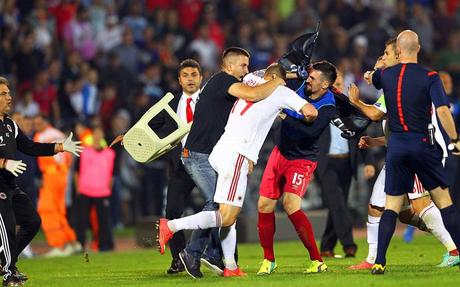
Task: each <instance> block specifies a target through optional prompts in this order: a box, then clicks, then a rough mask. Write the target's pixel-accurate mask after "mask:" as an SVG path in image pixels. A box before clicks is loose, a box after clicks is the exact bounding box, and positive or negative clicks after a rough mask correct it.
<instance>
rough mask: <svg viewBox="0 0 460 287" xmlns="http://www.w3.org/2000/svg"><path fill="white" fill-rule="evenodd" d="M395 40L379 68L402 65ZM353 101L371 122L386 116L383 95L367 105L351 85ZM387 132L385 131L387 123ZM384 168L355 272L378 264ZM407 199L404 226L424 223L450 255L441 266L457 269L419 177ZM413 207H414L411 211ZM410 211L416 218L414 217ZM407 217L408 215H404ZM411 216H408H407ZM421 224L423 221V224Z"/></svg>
mask: <svg viewBox="0 0 460 287" xmlns="http://www.w3.org/2000/svg"><path fill="white" fill-rule="evenodd" d="M395 44H396V42H395V40H390V41H389V42H387V44H386V47H385V52H384V55H383V57H382V63H379V62H377V64H376V66H377V65H379V66H380V67H381V66H386V67H389V66H393V65H395V64H397V63H398V62H399V60H398V58H397V56H396V50H395ZM349 97H350V101H351V102H352V103H353V104H354V105H355V106H356V107H358V108H359V109H360V110H361V111H362V112H363V113H364V114H366V115H367V116H368V117H369V118H370V119H372V120H375V121H377V120H381V119H383V118H384V117H385V115H386V112H387V110H386V106H385V99H384V95H383V94H382V95H381V96H380V98H379V99H378V100H377V102H375V104H374V105H366V104H364V103H363V102H361V101H360V100H359V90H358V88H357V87H356V86H354V85H352V86H351V87H350V89H349ZM432 124H433V125H434V126H435V140H436V142H437V144H439V145H440V146H441V148H442V150H443V156H444V158H445V157H447V155H448V153H447V148H446V143H445V141H444V138H443V136H442V133H441V130H440V128H439V125H438V120H437V117H436V114H435V113H433V114H432ZM384 131H386V128H385V124H384ZM359 144H360V148H368V147H373V146H381V145H385V144H386V141H385V138H384V137H382V138H377V139H375V138H370V137H362V138H361V140H360V143H359ZM384 188H385V167H383V168H382V170H381V172H380V174H379V176H378V177H377V180H376V182H375V184H374V188H373V190H372V195H371V198H370V201H369V209H368V222H367V241H368V243H369V252H368V256H367V259H366V260H365V261H363V262H361V263H360V264H358V265H353V266H350V269H352V270H359V269H370V268H372V265H373V263H374V261H375V257H376V254H377V241H378V228H379V223H380V217H381V215H382V212H383V209H384V207H385V192H384ZM408 197H409V200H410V204H411V206H408V208H406V210H403V211H402V212H401V213H400V220H401V221H402V222H404V223H410V224H411V225H414V226H417V227H419V228H421V229H423V228H424V227H423V224H424V225H425V226H426V229H427V230H428V231H429V232H431V233H432V234H433V235H434V236H435V237H436V238H437V239H438V240H439V241H440V242H441V243H442V244H443V245H444V246H445V247H446V249H447V251H448V252H447V253H446V254H444V257H443V261H442V262H441V263H440V264H439V265H438V267H449V266H455V265H457V264H458V263H459V262H460V259H459V256H458V250H457V248H456V246H455V244H454V242H453V240H452V238H451V237H450V235H449V233H448V232H447V230H446V228H445V226H444V224H443V221H442V218H441V214H440V211H439V209H438V208H437V207H436V206H435V205H434V203H433V202H432V201H431V197H430V196H429V193H428V192H426V191H425V189H424V188H423V186H422V184H421V182H420V181H419V180H418V178H417V176H416V177H415V179H414V188H413V190H412V192H408ZM411 207H412V208H411ZM411 209H412V210H413V211H414V212H415V214H416V215H418V217H417V216H413V215H412V214H411ZM404 215H406V216H404ZM407 215H409V216H407ZM420 221H422V222H420Z"/></svg>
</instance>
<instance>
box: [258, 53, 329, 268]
mask: <svg viewBox="0 0 460 287" xmlns="http://www.w3.org/2000/svg"><path fill="white" fill-rule="evenodd" d="M336 78H337V71H336V68H335V67H334V66H333V65H332V64H331V63H329V62H326V61H321V62H317V63H314V64H313V66H312V71H311V72H310V75H309V77H308V79H307V80H306V81H305V82H304V83H303V84H302V86H301V87H300V88H299V89H297V94H298V95H299V96H300V97H302V98H304V99H306V100H307V101H308V102H309V103H310V104H312V105H313V106H314V107H315V108H316V109H317V110H318V116H317V117H316V120H315V121H314V122H312V123H306V122H305V121H303V120H302V119H301V117H299V116H297V113H295V112H292V111H289V110H285V111H284V112H285V113H286V114H287V116H286V118H285V119H284V120H283V123H282V124H281V136H280V139H279V141H278V143H277V144H276V146H275V147H274V148H273V151H272V153H271V154H270V158H269V159H268V162H267V166H266V167H265V171H264V175H263V177H262V181H261V183H260V191H259V195H260V196H259V201H258V204H257V206H258V211H259V220H258V224H257V226H258V231H259V240H260V245H261V246H262V248H263V249H264V261H263V262H262V266H261V267H260V269H259V271H258V273H257V274H259V275H262V274H270V273H272V272H274V271H275V269H276V268H277V265H276V262H275V255H274V250H273V238H274V234H275V213H274V210H275V206H276V202H277V201H278V200H279V199H280V197H281V196H282V195H283V194H284V197H283V206H284V210H285V211H286V213H287V214H288V217H289V219H290V221H291V222H292V224H293V225H294V228H295V229H296V231H297V233H298V235H299V238H300V240H301V241H302V243H303V244H304V246H305V248H306V249H307V250H308V252H309V254H310V259H311V263H310V264H309V266H308V267H307V269H306V272H307V273H314V272H324V271H326V270H327V266H326V264H325V263H324V262H323V259H322V258H321V255H320V253H319V250H318V247H317V246H316V243H315V238H314V234H313V229H312V227H311V223H310V221H309V219H308V217H307V216H306V215H305V213H304V212H303V211H302V209H301V206H300V205H301V201H302V200H301V199H302V197H303V195H304V193H305V191H306V189H307V185H308V183H309V182H310V180H311V177H312V175H313V172H314V171H315V169H316V165H317V157H318V153H319V147H318V143H317V142H318V138H319V137H320V135H321V133H322V132H323V130H324V129H325V128H327V127H328V126H329V123H330V121H331V120H332V119H333V118H334V117H335V114H336V107H335V98H334V94H333V93H332V92H331V91H330V87H331V86H332V84H333V83H334V82H335V80H336Z"/></svg>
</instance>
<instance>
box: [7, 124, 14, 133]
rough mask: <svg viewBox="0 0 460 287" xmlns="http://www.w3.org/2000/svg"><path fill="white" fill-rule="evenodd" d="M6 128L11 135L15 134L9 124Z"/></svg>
mask: <svg viewBox="0 0 460 287" xmlns="http://www.w3.org/2000/svg"><path fill="white" fill-rule="evenodd" d="M6 128H7V129H8V130H9V131H10V133H12V132H13V129H12V128H11V126H10V125H9V124H7V125H6Z"/></svg>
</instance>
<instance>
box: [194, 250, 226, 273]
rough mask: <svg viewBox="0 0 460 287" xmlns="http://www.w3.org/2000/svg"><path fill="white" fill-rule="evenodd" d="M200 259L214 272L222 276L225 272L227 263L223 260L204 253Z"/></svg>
mask: <svg viewBox="0 0 460 287" xmlns="http://www.w3.org/2000/svg"><path fill="white" fill-rule="evenodd" d="M200 260H201V263H203V264H204V265H205V266H206V267H208V268H209V269H210V270H211V271H212V272H213V273H214V274H216V275H219V276H221V275H222V274H223V273H224V269H225V265H224V262H222V260H217V259H215V258H212V257H210V256H207V255H204V254H203V256H202V257H201V259H200Z"/></svg>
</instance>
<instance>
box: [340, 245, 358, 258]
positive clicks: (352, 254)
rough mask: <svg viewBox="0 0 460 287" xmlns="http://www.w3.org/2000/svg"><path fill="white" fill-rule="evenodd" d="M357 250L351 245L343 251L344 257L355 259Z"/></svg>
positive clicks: (356, 247)
mask: <svg viewBox="0 0 460 287" xmlns="http://www.w3.org/2000/svg"><path fill="white" fill-rule="evenodd" d="M357 250H358V246H356V245H351V246H348V247H346V248H344V249H343V251H344V252H345V257H349V258H350V257H356V251H357Z"/></svg>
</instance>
